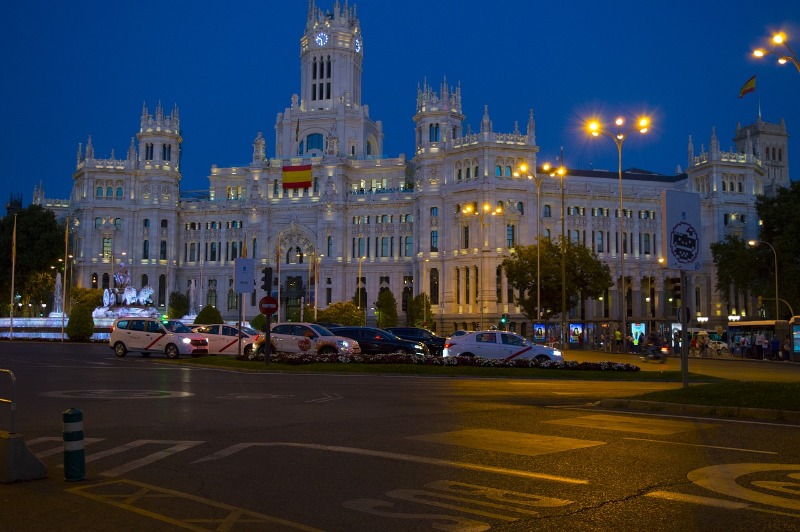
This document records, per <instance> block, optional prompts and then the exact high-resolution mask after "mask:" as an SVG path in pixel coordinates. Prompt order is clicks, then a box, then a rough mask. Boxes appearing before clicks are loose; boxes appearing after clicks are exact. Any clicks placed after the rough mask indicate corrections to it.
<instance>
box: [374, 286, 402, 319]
mask: <svg viewBox="0 0 800 532" xmlns="http://www.w3.org/2000/svg"><path fill="white" fill-rule="evenodd" d="M375 313H376V315H377V318H378V327H381V328H384V327H395V326H397V300H396V299H395V297H394V294H393V293H392V291H391V290H381V292H380V293H379V294H378V301H376V302H375Z"/></svg>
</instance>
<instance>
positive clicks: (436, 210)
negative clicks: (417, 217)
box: [431, 207, 439, 218]
mask: <svg viewBox="0 0 800 532" xmlns="http://www.w3.org/2000/svg"><path fill="white" fill-rule="evenodd" d="M436 216H439V207H431V217H434V218H435V217H436Z"/></svg>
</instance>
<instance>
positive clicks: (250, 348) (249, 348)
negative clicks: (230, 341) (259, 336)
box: [244, 344, 253, 360]
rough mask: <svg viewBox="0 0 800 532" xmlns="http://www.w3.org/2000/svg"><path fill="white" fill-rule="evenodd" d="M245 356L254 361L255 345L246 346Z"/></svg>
mask: <svg viewBox="0 0 800 532" xmlns="http://www.w3.org/2000/svg"><path fill="white" fill-rule="evenodd" d="M244 356H245V358H246V359H247V360H252V359H251V357H252V356H253V344H248V345H246V346H244Z"/></svg>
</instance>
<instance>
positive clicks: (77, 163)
mask: <svg viewBox="0 0 800 532" xmlns="http://www.w3.org/2000/svg"><path fill="white" fill-rule="evenodd" d="M81 161H83V144H82V143H80V142H79V143H78V160H77V161H76V162H75V167H76V168H77V167H78V166H80V165H81Z"/></svg>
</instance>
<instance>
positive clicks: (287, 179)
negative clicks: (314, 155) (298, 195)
mask: <svg viewBox="0 0 800 532" xmlns="http://www.w3.org/2000/svg"><path fill="white" fill-rule="evenodd" d="M282 178H283V188H309V187H310V186H311V165H310V164H304V165H301V166H284V167H283V176H282Z"/></svg>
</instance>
